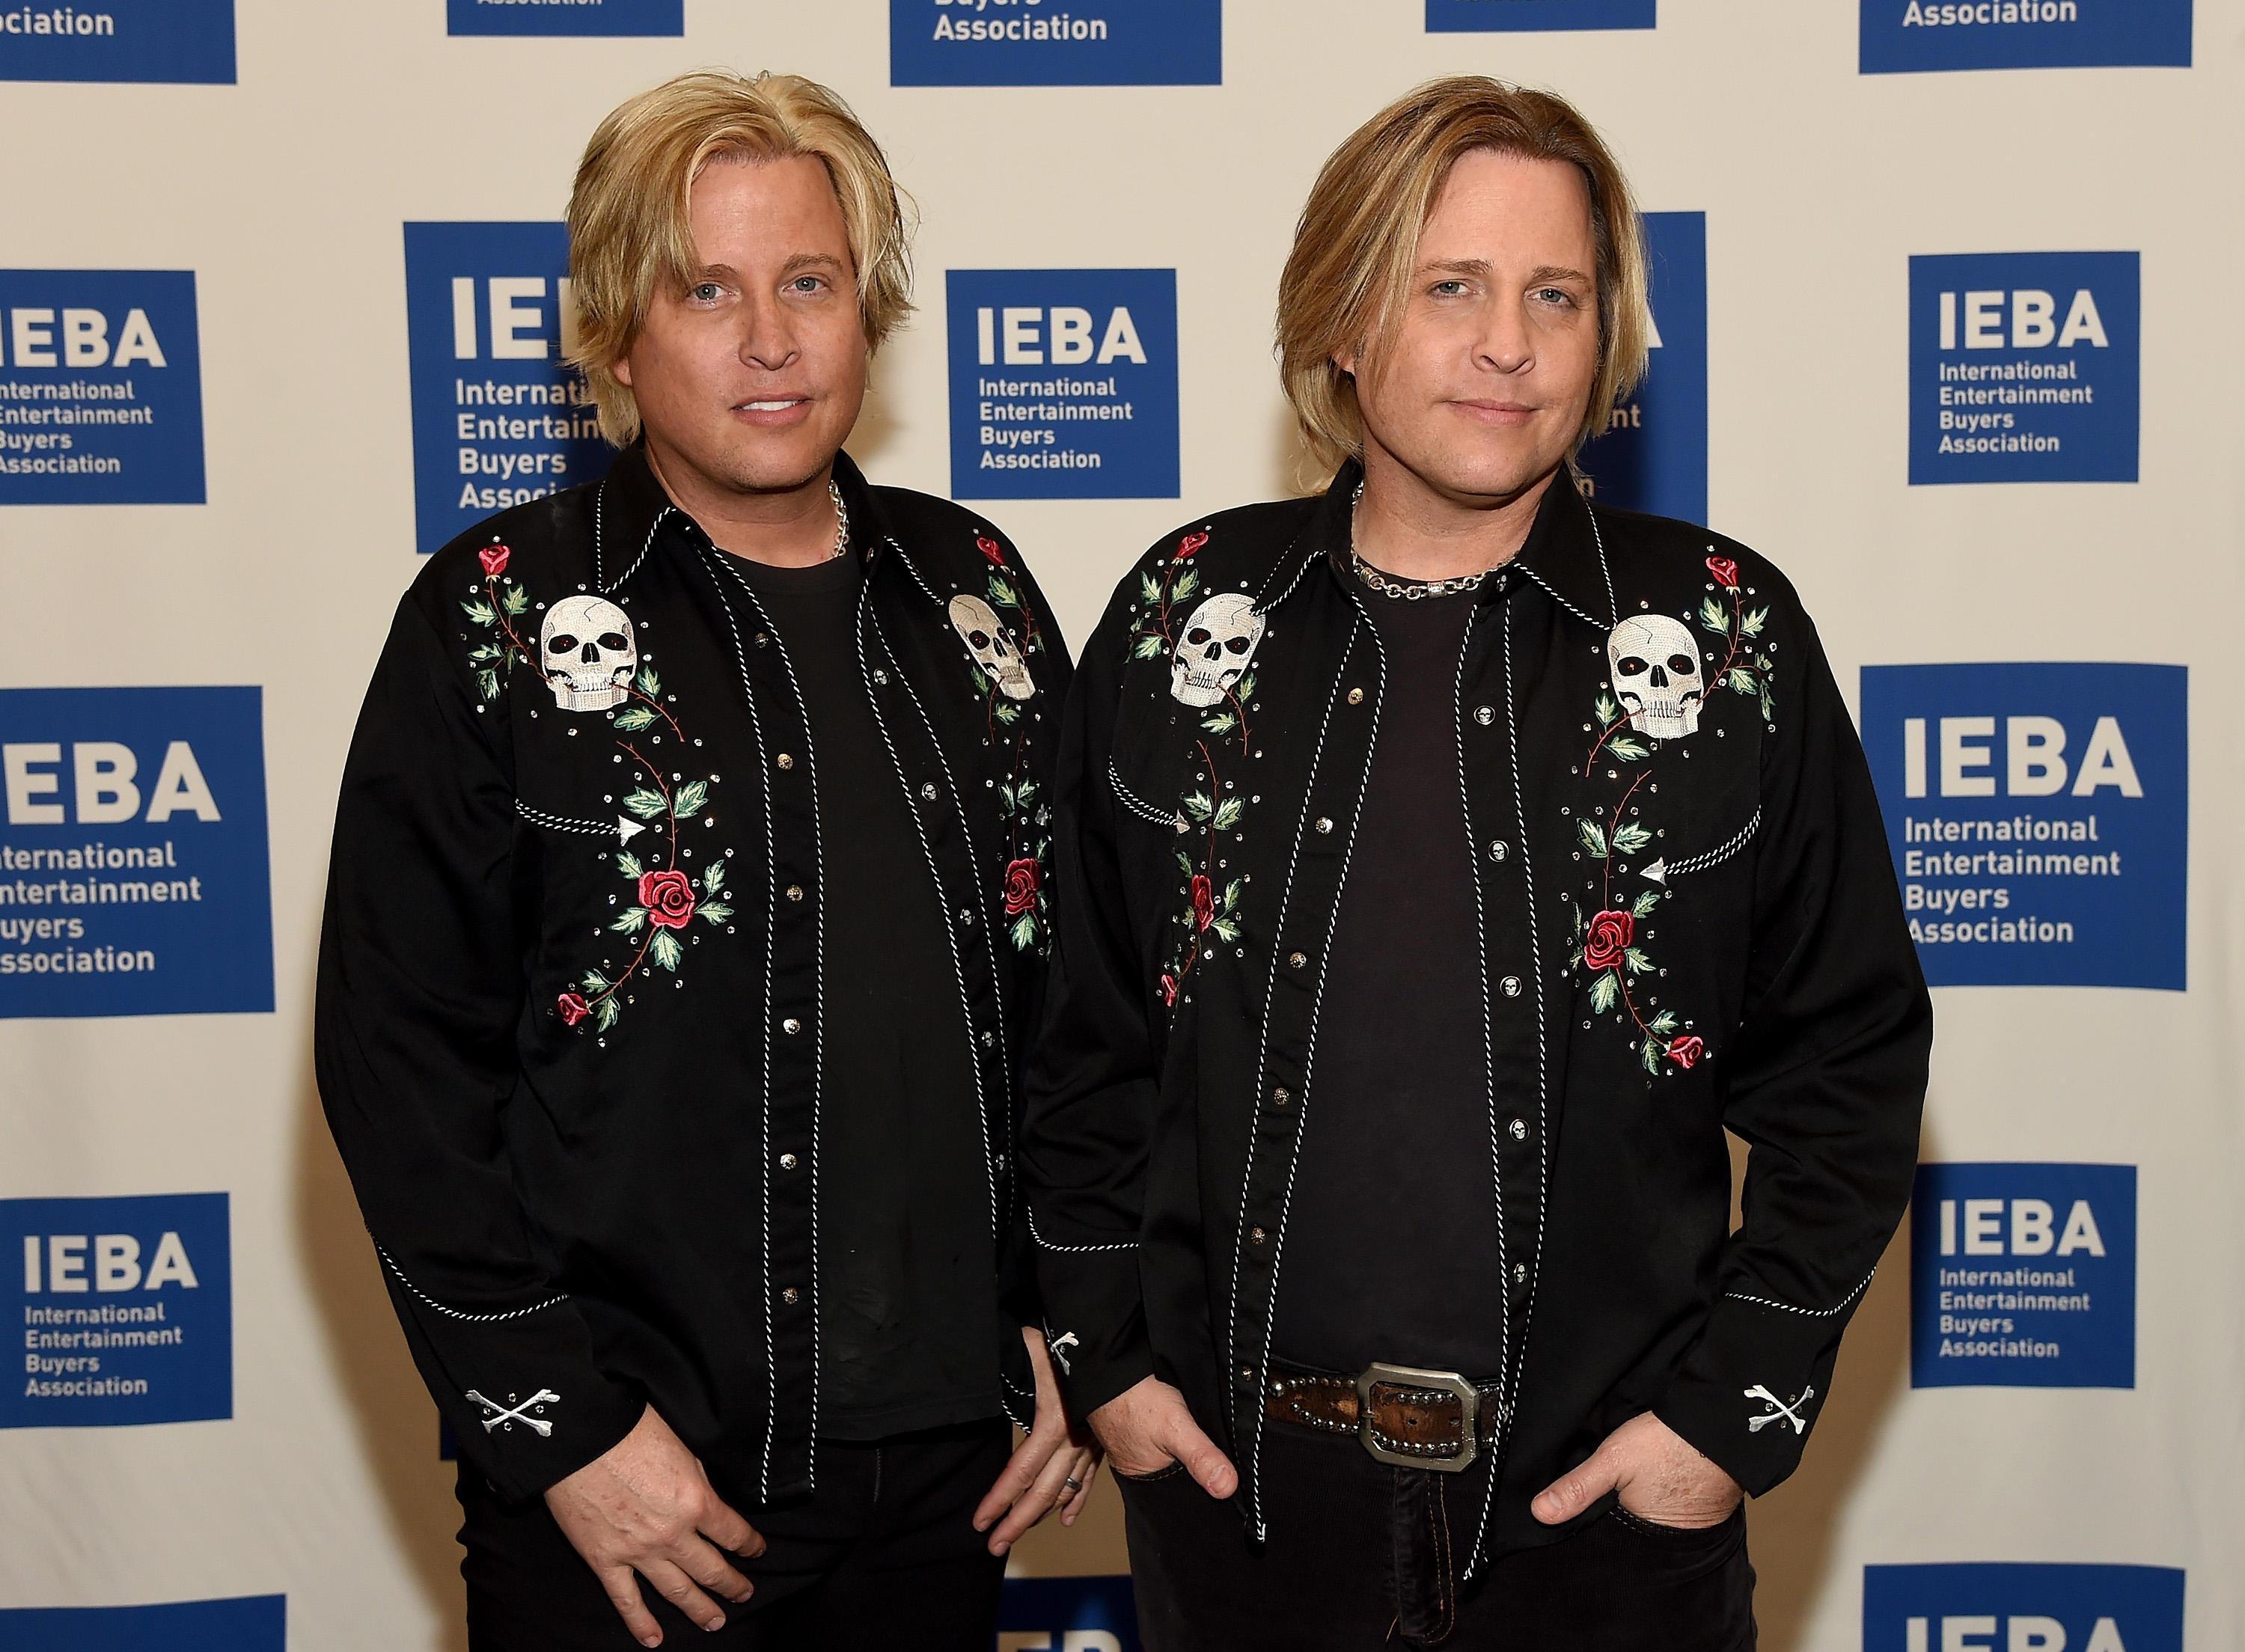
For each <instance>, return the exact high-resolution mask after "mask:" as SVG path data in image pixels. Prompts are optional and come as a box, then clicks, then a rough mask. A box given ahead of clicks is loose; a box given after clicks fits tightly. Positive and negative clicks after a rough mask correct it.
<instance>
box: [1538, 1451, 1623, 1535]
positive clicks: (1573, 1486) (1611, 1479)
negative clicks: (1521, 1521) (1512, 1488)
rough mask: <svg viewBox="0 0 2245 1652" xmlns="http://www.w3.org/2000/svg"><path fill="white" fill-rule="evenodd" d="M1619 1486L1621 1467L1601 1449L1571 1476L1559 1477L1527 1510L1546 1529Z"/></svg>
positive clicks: (1546, 1487) (1567, 1518)
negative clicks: (1541, 1522)
mask: <svg viewBox="0 0 2245 1652" xmlns="http://www.w3.org/2000/svg"><path fill="white" fill-rule="evenodd" d="M1620 1484H1621V1465H1620V1463H1619V1461H1618V1459H1616V1458H1615V1457H1614V1455H1613V1454H1612V1453H1611V1452H1608V1451H1607V1450H1606V1448H1605V1447H1604V1446H1603V1445H1601V1446H1599V1447H1598V1449H1597V1452H1596V1453H1594V1454H1593V1455H1592V1456H1591V1458H1590V1460H1589V1461H1588V1462H1586V1463H1584V1464H1583V1465H1582V1466H1580V1467H1578V1468H1577V1469H1576V1470H1575V1471H1574V1472H1573V1473H1568V1474H1562V1475H1561V1476H1560V1477H1559V1478H1558V1479H1556V1480H1553V1481H1552V1482H1551V1483H1550V1485H1549V1486H1545V1487H1544V1488H1543V1490H1542V1491H1540V1492H1538V1493H1536V1500H1535V1501H1534V1502H1532V1503H1530V1504H1529V1512H1530V1513H1533V1514H1534V1515H1535V1516H1536V1519H1537V1520H1541V1521H1543V1524H1544V1525H1546V1526H1557V1525H1558V1524H1559V1523H1560V1522H1561V1521H1563V1520H1573V1519H1574V1518H1575V1516H1576V1515H1577V1514H1579V1513H1582V1512H1583V1511H1584V1509H1586V1508H1588V1507H1589V1506H1590V1505H1591V1504H1593V1503H1595V1502H1597V1500H1598V1499H1600V1498H1601V1497H1604V1495H1605V1494H1606V1493H1608V1492H1610V1491H1611V1490H1613V1488H1614V1487H1615V1486H1618V1485H1620Z"/></svg>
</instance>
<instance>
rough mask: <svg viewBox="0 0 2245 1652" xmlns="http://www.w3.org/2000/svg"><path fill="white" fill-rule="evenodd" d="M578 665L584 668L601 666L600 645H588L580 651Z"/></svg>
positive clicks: (590, 643)
mask: <svg viewBox="0 0 2245 1652" xmlns="http://www.w3.org/2000/svg"><path fill="white" fill-rule="evenodd" d="M577 663H578V664H579V665H583V666H597V665H599V664H600V644H599V643H597V642H588V643H587V644H586V645H585V646H584V647H582V648H580V650H578V653H577Z"/></svg>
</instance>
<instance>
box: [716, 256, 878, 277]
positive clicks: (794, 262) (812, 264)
mask: <svg viewBox="0 0 2245 1652" xmlns="http://www.w3.org/2000/svg"><path fill="white" fill-rule="evenodd" d="M820 267H824V268H826V269H843V268H845V267H847V266H845V265H844V263H843V261H841V260H840V259H838V258H837V257H835V256H834V255H833V254H831V253H797V254H796V255H795V256H794V257H792V258H790V259H789V260H788V261H787V262H786V263H784V264H783V265H781V266H780V272H779V273H780V274H781V276H782V277H783V278H784V277H786V276H789V275H792V274H796V273H797V271H799V270H805V269H814V268H820ZM740 275H741V272H740V271H738V270H737V269H735V268H734V267H732V266H731V265H730V264H704V265H703V266H702V273H701V274H700V275H699V276H698V277H696V279H697V280H700V281H737V280H739V279H740Z"/></svg>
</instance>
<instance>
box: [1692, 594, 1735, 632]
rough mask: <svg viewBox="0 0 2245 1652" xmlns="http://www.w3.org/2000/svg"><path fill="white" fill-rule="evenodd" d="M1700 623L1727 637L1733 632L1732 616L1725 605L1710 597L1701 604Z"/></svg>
mask: <svg viewBox="0 0 2245 1652" xmlns="http://www.w3.org/2000/svg"><path fill="white" fill-rule="evenodd" d="M1699 623H1700V624H1701V625H1703V626H1706V627H1707V629H1708V630H1710V631H1713V632H1719V633H1721V634H1722V635H1724V636H1726V637H1727V636H1729V635H1730V634H1731V616H1730V613H1729V612H1728V611H1727V610H1726V608H1725V607H1724V606H1723V605H1722V604H1721V603H1719V602H1718V601H1716V600H1715V599H1714V598H1713V597H1708V598H1706V599H1702V601H1701V602H1700V604H1699Z"/></svg>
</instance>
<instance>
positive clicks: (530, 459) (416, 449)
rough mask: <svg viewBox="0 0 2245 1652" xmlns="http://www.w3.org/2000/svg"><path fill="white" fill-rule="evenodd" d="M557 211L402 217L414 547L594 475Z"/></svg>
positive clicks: (431, 548) (588, 405)
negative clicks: (482, 219)
mask: <svg viewBox="0 0 2245 1652" xmlns="http://www.w3.org/2000/svg"><path fill="white" fill-rule="evenodd" d="M575 314H576V312H575V310H574V308H573V307H572V304H571V301H570V297H569V232H568V230H567V229H566V227H564V226H562V225H560V224H408V225H406V226H405V333H406V348H407V349H408V351H409V352H410V356H411V363H412V367H411V374H410V377H411V380H412V386H413V521H414V529H415V538H416V540H417V543H418V545H419V546H420V550H421V553H422V555H424V556H427V555H428V554H430V553H431V552H435V551H440V550H442V549H444V546H445V545H447V544H449V543H450V542H451V540H453V539H454V538H458V536H459V535H461V534H463V533H465V532H466V531H468V530H469V529H470V528H471V527H473V526H474V525H476V524H477V523H478V522H480V521H482V520H483V519H484V518H485V517H487V516H490V515H492V514H493V513H494V512H495V511H503V510H505V509H506V508H507V507H508V506H509V505H513V504H522V503H524V502H525V501H526V500H530V499H536V498H544V497H545V496H546V495H547V494H549V493H558V492H560V491H561V490H562V489H564V488H571V487H574V486H576V485H577V484H579V483H580V482H596V481H598V480H599V479H600V477H603V476H606V475H607V471H608V464H609V461H610V460H611V459H613V458H614V457H615V450H614V449H613V448H611V447H610V446H609V445H608V444H607V442H606V441H605V440H603V439H602V437H601V436H600V415H599V412H598V410H597V409H595V407H594V406H593V393H592V391H591V389H589V388H588V387H587V385H586V383H585V379H584V376H583V375H582V374H580V373H579V372H578V371H577V369H574V368H573V367H570V366H567V365H566V363H565V362H563V361H562V355H563V353H564V352H565V351H566V349H567V348H568V345H569V342H570V339H571V337H572V329H573V327H574V322H575Z"/></svg>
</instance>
